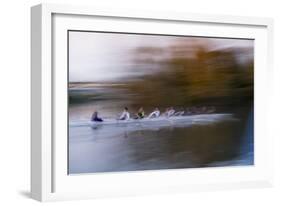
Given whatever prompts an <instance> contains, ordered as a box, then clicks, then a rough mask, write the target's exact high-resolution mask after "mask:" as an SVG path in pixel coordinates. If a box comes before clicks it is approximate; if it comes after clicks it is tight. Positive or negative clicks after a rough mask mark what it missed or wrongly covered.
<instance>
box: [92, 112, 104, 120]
mask: <svg viewBox="0 0 281 206" xmlns="http://www.w3.org/2000/svg"><path fill="white" fill-rule="evenodd" d="M91 120H92V121H93V122H102V121H103V119H102V118H100V117H98V112H97V111H94V113H93V115H92V118H91Z"/></svg>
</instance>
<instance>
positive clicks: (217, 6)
mask: <svg viewBox="0 0 281 206" xmlns="http://www.w3.org/2000/svg"><path fill="white" fill-rule="evenodd" d="M41 2H46V1H36V0H26V1H23V0H9V1H8V0H7V1H2V2H1V7H0V9H1V12H0V21H1V24H0V25H1V32H0V65H1V66H0V89H1V90H0V91H1V93H0V98H1V100H0V122H1V124H0V128H1V133H0V134H1V135H0V153H1V155H0V168H1V169H0V174H1V176H0V202H1V203H0V204H1V205H5V206H6V205H37V204H39V203H38V202H36V201H34V200H31V199H30V198H28V196H29V194H28V191H29V181H30V178H29V172H30V169H29V168H30V161H29V155H30V153H29V150H30V115H29V114H30V91H29V90H30V6H32V5H35V4H38V3H41ZM48 2H52V3H71V4H83V5H94V6H97V5H100V6H103V7H115V8H119V7H122V8H128V9H130V8H133V9H140V10H145V9H146V10H155V11H158V10H159V11H177V12H192V13H206V14H228V15H239V16H264V17H272V18H274V20H275V30H274V36H275V41H274V46H275V48H274V52H275V53H274V58H275V67H274V73H275V74H274V84H275V88H276V90H275V98H274V101H273V103H272V108H271V109H272V110H274V111H275V112H274V113H275V115H274V116H273V115H272V132H274V133H275V136H276V138H275V163H276V164H275V165H276V167H275V177H276V180H275V182H276V186H275V187H274V188H271V189H247V190H238V191H217V192H204V193H203V192H202V193H188V194H177V195H154V196H142V197H126V198H124V197H122V198H113V199H98V200H83V201H79V202H77V201H74V202H58V203H47V204H60V205H77V204H82V205H124V206H125V205H216V206H219V205H228V206H232V205H235V206H237V205H271V206H272V205H281V198H280V196H281V195H280V194H281V184H280V182H281V181H280V174H281V168H280V165H281V160H280V159H281V158H280V157H281V154H280V153H281V152H280V151H281V141H280V139H281V133H280V129H279V128H280V126H279V125H280V122H281V121H280V119H279V117H281V112H280V111H281V110H280V108H279V107H280V105H281V98H280V96H281V72H280V68H281V64H280V62H279V61H278V60H279V59H280V55H281V42H280V37H281V12H280V8H281V6H280V5H278V4H279V1H278V0H260V1H250V0H231V1H226V0H211V1H207V0H205V1H204V0H182V1H181V0H167V1H165V0H131V1H130V0H103V1H98V0H79V1H78V0H57V1H54V0H53V1H48Z"/></svg>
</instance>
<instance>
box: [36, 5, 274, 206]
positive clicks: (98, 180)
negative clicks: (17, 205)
mask: <svg viewBox="0 0 281 206" xmlns="http://www.w3.org/2000/svg"><path fill="white" fill-rule="evenodd" d="M31 14H32V17H31V18H32V19H31V25H32V30H31V38H32V45H31V46H32V137H31V138H32V139H31V140H32V151H31V162H32V168H31V171H32V174H31V177H32V178H31V194H32V197H33V198H34V199H37V200H40V201H50V200H64V199H81V198H94V197H106V196H118V195H130V194H148V193H159V192H160V193H163V192H166V193H172V192H178V191H203V190H212V189H228V188H245V187H258V186H263V187H265V186H271V185H272V160H271V156H272V137H271V135H270V133H269V131H268V128H267V124H268V119H269V118H268V113H267V109H268V103H269V101H270V93H269V92H268V91H269V90H270V86H271V85H270V79H271V77H272V72H271V69H272V27H273V23H272V20H271V19H268V18H256V17H255V18H254V17H231V16H213V15H212V16H211V15H196V14H183V13H150V12H145V11H120V10H118V11H116V10H112V9H104V10H102V9H94V8H89V7H78V6H75V7H74V6H63V5H53V4H43V5H38V6H35V7H32V9H31Z"/></svg>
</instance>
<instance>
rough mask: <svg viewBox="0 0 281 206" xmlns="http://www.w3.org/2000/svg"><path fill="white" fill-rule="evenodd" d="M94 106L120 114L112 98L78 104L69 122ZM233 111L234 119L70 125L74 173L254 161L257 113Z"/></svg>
mask: <svg viewBox="0 0 281 206" xmlns="http://www.w3.org/2000/svg"><path fill="white" fill-rule="evenodd" d="M116 104H117V103H116ZM116 104H115V106H116ZM100 105H103V107H101V106H100ZM93 107H94V108H98V110H99V111H102V114H104V116H105V117H108V116H111V117H112V116H114V115H113V114H115V115H116V114H117V113H118V111H117V110H116V108H117V106H116V107H113V108H112V109H111V110H110V109H109V108H108V107H107V106H106V102H103V103H102V104H101V102H86V103H82V104H73V105H70V107H69V121H70V122H71V121H75V120H81V119H87V118H89V117H90V114H91V112H92V109H93ZM228 113H231V114H232V116H233V118H231V119H223V120H221V121H214V122H209V123H204V124H190V125H188V126H177V125H168V126H161V127H158V126H157V125H156V126H155V127H153V126H152V127H151V128H144V129H140V127H138V126H135V129H134V127H133V128H132V127H130V128H128V126H124V125H123V126H120V125H119V126H118V125H111V126H101V127H90V126H80V127H73V126H69V154H68V155H69V162H68V166H69V174H81V173H96V172H120V171H139V170H158V169H177V168H201V167H217V166H242V165H253V164H254V146H253V142H254V138H253V111H252V109H251V107H245V106H241V107H239V108H235V109H231V110H229V112H228Z"/></svg>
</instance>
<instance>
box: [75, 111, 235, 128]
mask: <svg viewBox="0 0 281 206" xmlns="http://www.w3.org/2000/svg"><path fill="white" fill-rule="evenodd" d="M230 119H232V120H233V119H234V118H233V115H232V114H198V115H189V116H172V117H158V118H143V119H129V120H116V119H104V121H103V122H93V121H87V120H84V121H83V120H82V121H71V122H70V123H69V126H70V127H81V126H99V125H100V126H102V125H104V126H110V125H154V124H156V125H173V124H182V123H185V124H195V123H198V124H200V123H211V122H217V121H222V120H230Z"/></svg>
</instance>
